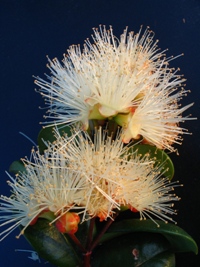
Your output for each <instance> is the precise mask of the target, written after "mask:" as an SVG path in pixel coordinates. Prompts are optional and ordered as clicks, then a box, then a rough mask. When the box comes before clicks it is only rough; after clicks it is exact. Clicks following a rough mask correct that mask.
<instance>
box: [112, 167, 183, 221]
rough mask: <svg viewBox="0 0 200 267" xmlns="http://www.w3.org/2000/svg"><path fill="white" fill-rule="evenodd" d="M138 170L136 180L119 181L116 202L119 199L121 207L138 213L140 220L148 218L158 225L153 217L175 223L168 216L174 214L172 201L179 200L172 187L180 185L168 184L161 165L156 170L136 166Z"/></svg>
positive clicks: (175, 183)
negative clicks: (138, 173) (119, 185)
mask: <svg viewBox="0 0 200 267" xmlns="http://www.w3.org/2000/svg"><path fill="white" fill-rule="evenodd" d="M138 164H140V163H139V162H138ZM138 168H139V169H140V175H139V176H138V178H135V179H134V180H133V179H122V180H121V187H120V188H119V190H118V192H117V194H116V198H115V199H116V201H117V199H119V202H120V203H121V204H122V205H124V206H127V207H128V208H130V210H132V211H134V212H139V213H140V219H141V220H142V219H146V217H148V218H150V219H151V220H152V221H154V222H155V223H156V224H157V225H158V223H157V222H156V221H155V220H154V218H153V217H152V215H153V216H154V217H157V218H158V219H160V220H163V221H165V222H166V223H167V221H172V222H175V221H174V220H173V219H172V218H171V217H170V216H171V215H174V214H176V211H175V210H174V209H173V206H174V201H178V200H180V198H179V197H177V196H176V195H175V194H174V192H173V191H174V187H177V186H181V185H179V184H178V183H177V182H170V181H169V179H168V178H166V177H164V176H163V174H164V172H165V171H164V170H162V165H161V166H159V167H158V168H154V167H153V164H152V166H150V165H142V166H140V165H138ZM135 177H137V176H135ZM118 194H119V196H118ZM122 196H123V197H122ZM158 226H159V225H158Z"/></svg>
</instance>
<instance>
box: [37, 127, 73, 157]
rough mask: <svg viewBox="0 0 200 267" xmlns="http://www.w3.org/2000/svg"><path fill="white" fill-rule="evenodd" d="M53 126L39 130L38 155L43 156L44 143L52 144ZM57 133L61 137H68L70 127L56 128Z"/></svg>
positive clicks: (53, 139) (53, 138) (53, 137)
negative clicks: (65, 135) (64, 135)
mask: <svg viewBox="0 0 200 267" xmlns="http://www.w3.org/2000/svg"><path fill="white" fill-rule="evenodd" d="M54 128H55V127H54V126H49V127H44V128H42V129H41V131H40V132H39V135H38V139H37V141H38V146H39V151H40V154H43V153H44V150H45V149H46V148H47V147H46V145H45V143H44V141H48V142H50V143H53V142H54V141H55V140H56V138H55V136H54ZM57 128H58V131H59V133H60V135H61V136H62V135H63V134H65V133H66V134H67V135H68V136H70V135H71V127H70V126H68V125H67V126H61V127H58V126H57Z"/></svg>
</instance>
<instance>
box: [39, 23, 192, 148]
mask: <svg viewBox="0 0 200 267" xmlns="http://www.w3.org/2000/svg"><path fill="white" fill-rule="evenodd" d="M92 38H93V42H94V43H91V42H90V41H89V40H88V39H87V40H86V41H85V44H84V50H83V51H81V49H80V46H76V45H73V46H71V47H70V48H69V49H68V53H67V55H65V56H64V59H63V65H61V64H60V63H59V61H58V60H57V59H54V60H53V61H51V60H50V59H48V60H49V65H48V68H49V69H50V70H51V74H52V76H48V75H47V78H48V79H49V82H46V81H45V80H43V79H41V78H39V77H37V80H36V81H35V83H36V84H37V85H38V86H39V87H40V92H41V94H42V95H43V96H44V97H45V100H46V104H47V105H48V106H49V110H48V112H49V115H48V116H47V117H48V118H50V119H52V120H54V122H55V123H56V124H64V123H75V122H82V125H83V128H84V129H87V128H88V125H89V123H88V121H89V120H90V119H97V120H104V119H106V118H109V119H112V118H114V119H115V121H116V122H118V123H119V124H120V125H121V126H122V127H124V128H125V129H126V132H125V136H124V139H123V140H124V142H129V140H130V139H132V138H133V139H137V138H138V137H140V136H142V137H143V138H144V139H145V140H146V141H147V142H149V143H152V144H154V145H156V146H157V147H159V148H164V149H165V148H167V149H169V150H171V151H173V150H174V149H173V147H172V144H173V143H174V142H175V143H180V140H181V137H180V136H181V135H182V134H183V133H186V130H185V129H183V128H182V127H180V126H179V123H180V122H183V121H184V120H186V119H188V117H186V118H185V117H182V113H183V112H184V111H185V110H186V109H188V108H189V107H190V106H191V105H192V104H190V105H187V106H185V107H183V108H179V106H180V105H179V104H178V102H179V100H180V99H181V98H182V96H184V95H185V94H186V93H187V91H186V90H185V89H183V88H182V87H181V84H182V83H183V82H184V81H185V79H184V78H183V77H182V76H180V75H178V74H177V70H174V69H173V68H170V67H169V66H168V65H169V62H170V61H171V60H172V59H174V58H173V57H169V58H166V56H165V51H166V50H165V51H161V52H160V51H159V49H158V47H157V42H158V41H154V40H153V38H154V33H153V32H152V31H150V30H149V29H146V30H145V32H144V33H143V35H141V30H140V31H139V33H137V34H134V33H133V32H130V33H129V34H128V33H127V28H126V29H125V30H124V33H123V34H122V35H121V37H120V40H118V39H117V38H116V37H115V36H114V35H113V31H112V28H111V27H110V29H109V30H106V28H105V27H101V26H100V29H99V31H98V29H94V36H92ZM123 116H125V118H126V119H124V120H123V119H122V117H123Z"/></svg>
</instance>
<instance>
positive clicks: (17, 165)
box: [9, 160, 26, 174]
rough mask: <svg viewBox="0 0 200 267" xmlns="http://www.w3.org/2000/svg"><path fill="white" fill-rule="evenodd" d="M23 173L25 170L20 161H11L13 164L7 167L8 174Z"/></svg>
mask: <svg viewBox="0 0 200 267" xmlns="http://www.w3.org/2000/svg"><path fill="white" fill-rule="evenodd" d="M24 171H26V168H25V167H24V164H23V162H22V161H21V160H16V161H13V163H12V164H11V165H10V167H9V172H12V173H14V174H17V173H19V172H24Z"/></svg>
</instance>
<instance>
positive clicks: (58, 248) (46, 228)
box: [24, 219, 81, 267]
mask: <svg viewBox="0 0 200 267" xmlns="http://www.w3.org/2000/svg"><path fill="white" fill-rule="evenodd" d="M24 235H25V237H26V239H27V240H28V241H29V242H30V244H31V245H32V246H33V248H34V249H35V250H36V251H37V252H38V254H39V255H40V256H41V257H43V258H44V259H46V260H48V261H49V262H51V263H52V264H54V265H56V266H59V267H66V266H69V267H77V266H80V262H81V260H80V258H79V256H80V255H78V254H77V252H76V251H75V250H74V248H73V246H72V244H71V241H70V239H69V238H68V237H67V236H65V235H63V234H61V233H60V232H59V231H58V230H57V228H56V227H55V226H54V225H49V221H48V220H44V219H38V221H37V223H36V224H35V225H33V226H29V227H28V228H27V229H26V230H25V233H24Z"/></svg>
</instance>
